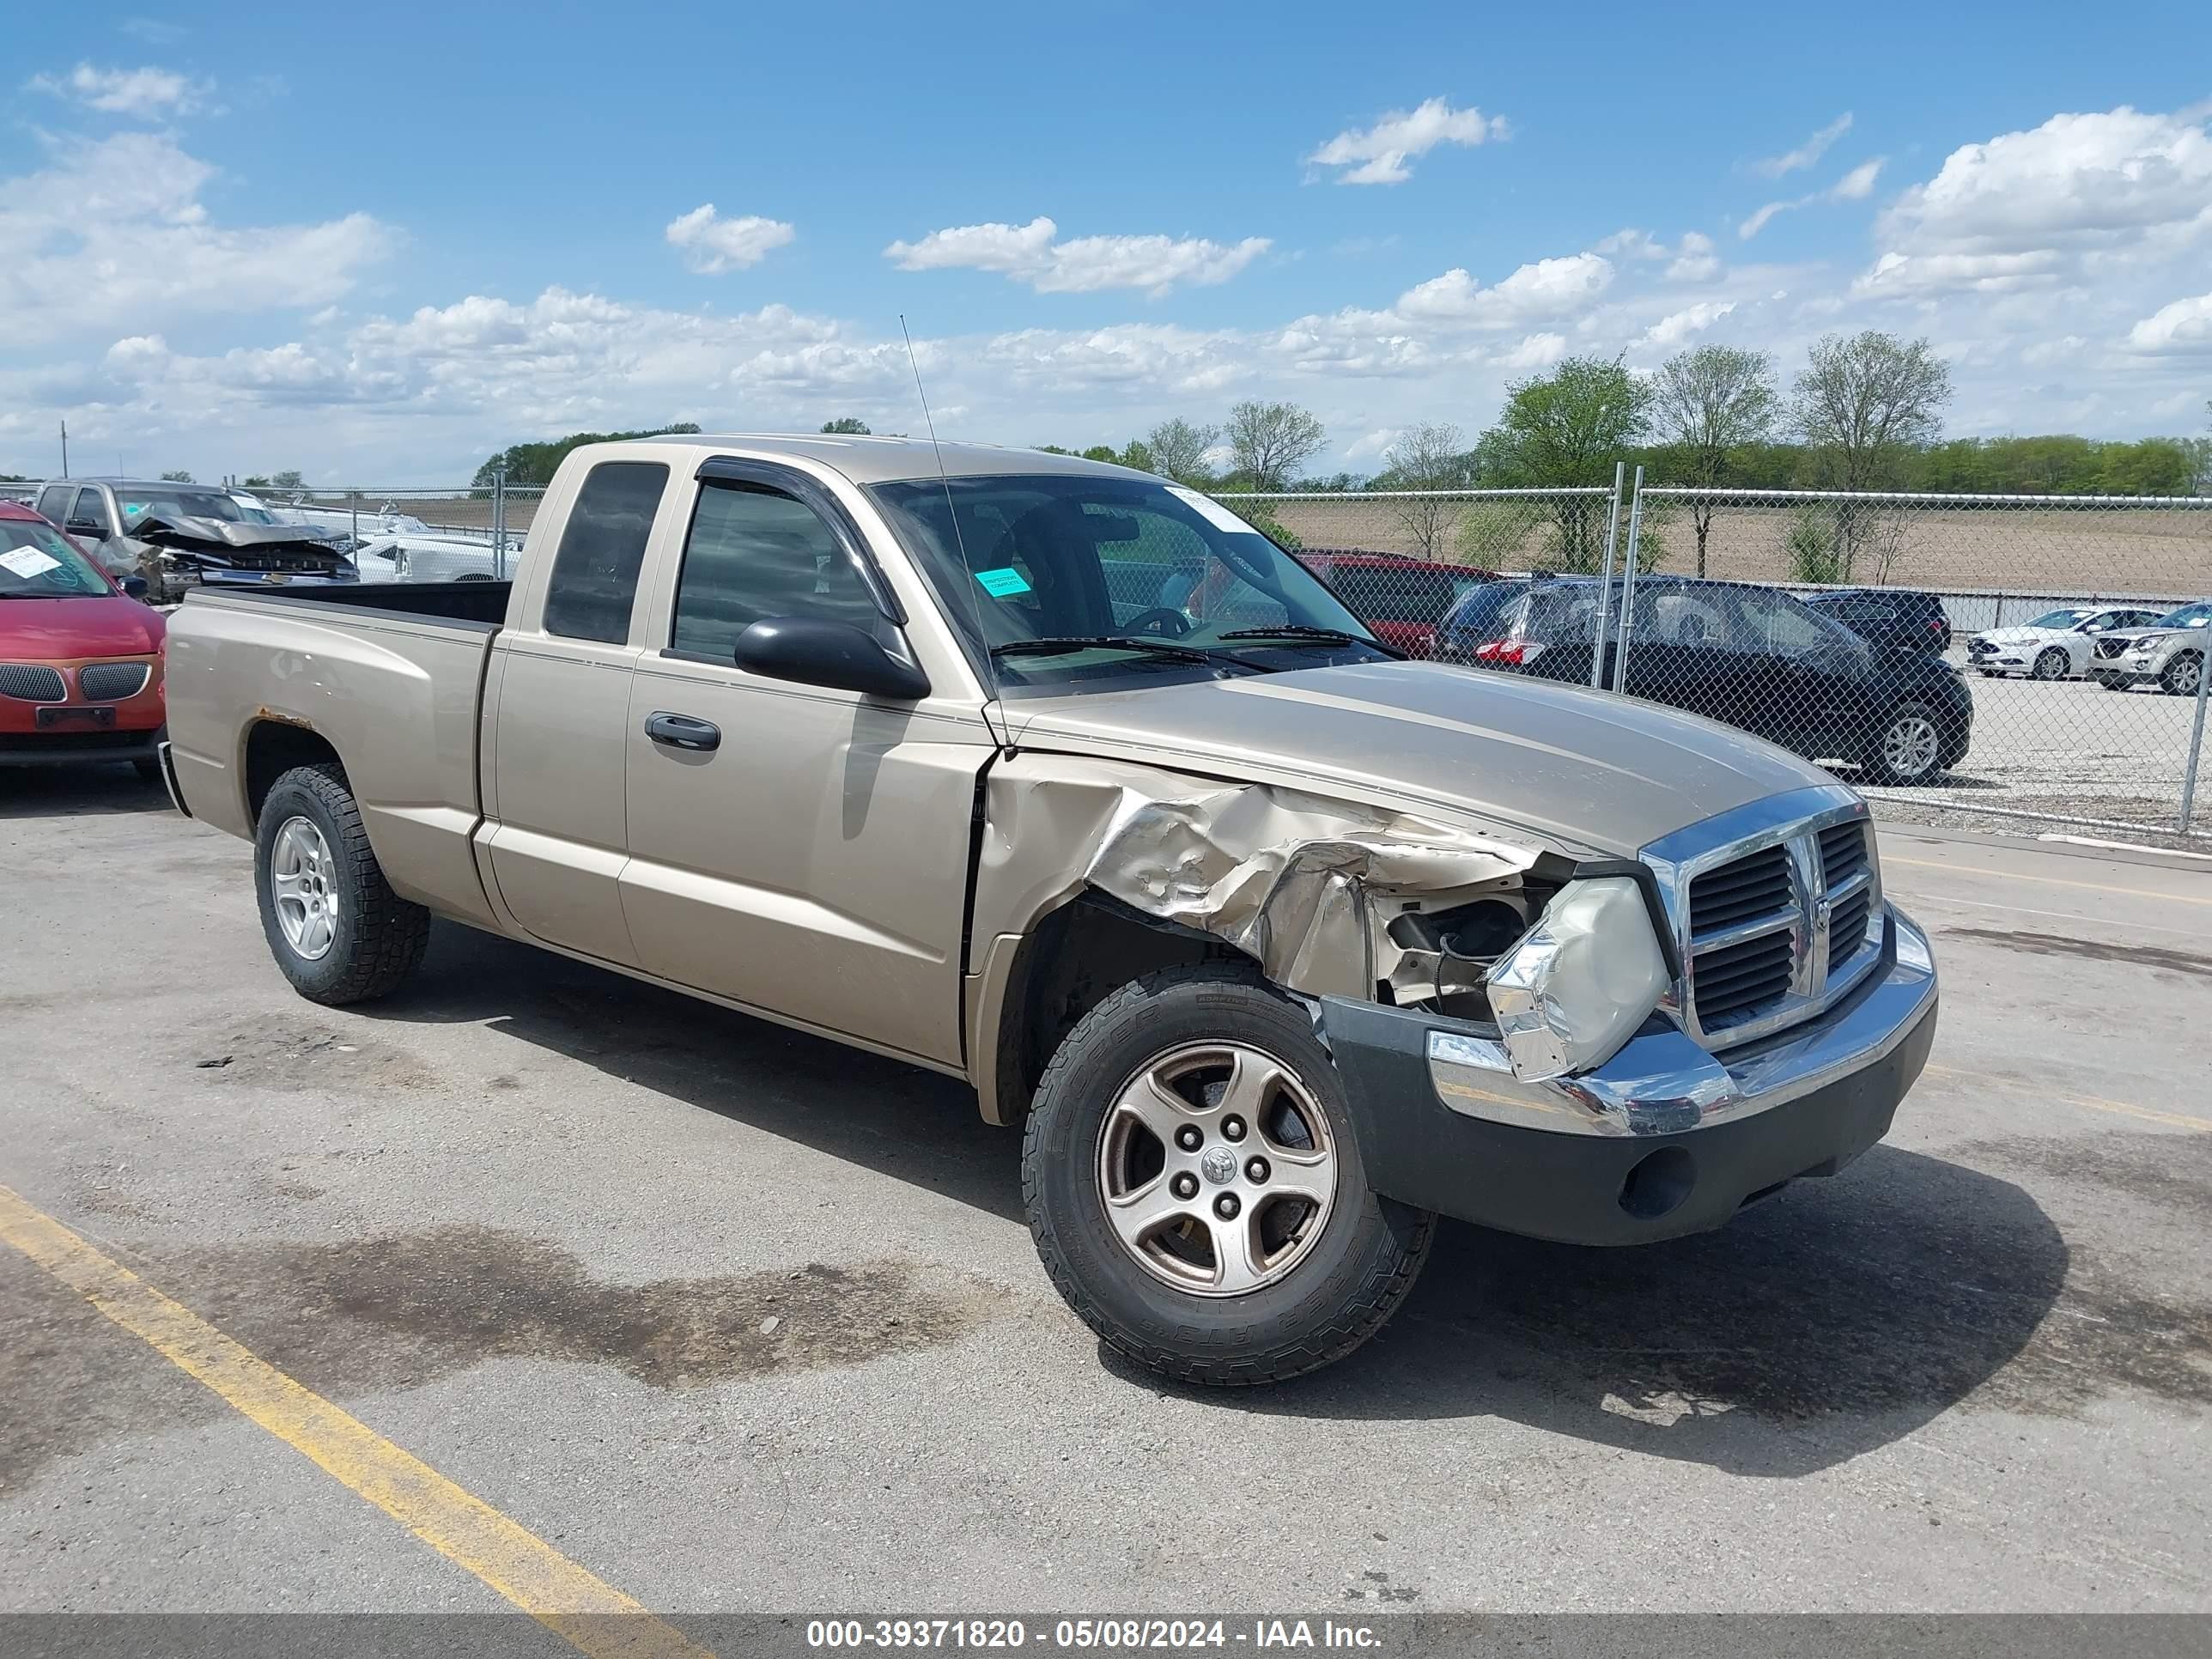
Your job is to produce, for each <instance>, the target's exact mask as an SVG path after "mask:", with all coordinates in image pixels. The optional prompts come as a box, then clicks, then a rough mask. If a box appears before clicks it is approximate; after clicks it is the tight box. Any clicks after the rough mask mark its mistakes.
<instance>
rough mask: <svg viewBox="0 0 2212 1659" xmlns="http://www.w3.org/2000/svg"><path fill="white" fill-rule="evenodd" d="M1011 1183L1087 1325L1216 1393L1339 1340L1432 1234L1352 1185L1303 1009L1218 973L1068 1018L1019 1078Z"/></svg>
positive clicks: (1341, 1118)
mask: <svg viewBox="0 0 2212 1659" xmlns="http://www.w3.org/2000/svg"><path fill="white" fill-rule="evenodd" d="M1022 1190H1023V1195H1024V1200H1025V1203H1026V1206H1027V1208H1028V1212H1029V1222H1030V1234H1031V1236H1032V1237H1034V1238H1035V1240H1036V1248H1037V1254H1038V1255H1039V1256H1040V1257H1042V1260H1043V1261H1044V1265H1045V1268H1046V1270H1047V1272H1048V1273H1050V1274H1051V1275H1052V1279H1053V1283H1054V1285H1056V1286H1057V1287H1058V1288H1059V1290H1060V1294H1061V1295H1062V1296H1063V1297H1066V1299H1067V1304H1068V1305H1069V1306H1070V1307H1071V1308H1073V1310H1075V1311H1076V1313H1078V1314H1079V1315H1080V1316H1082V1318H1083V1319H1084V1321H1085V1322H1086V1323H1087V1324H1089V1325H1090V1327H1091V1329H1093V1330H1094V1331H1096V1332H1097V1333H1098V1334H1099V1336H1100V1337H1101V1338H1103V1340H1105V1342H1106V1343H1107V1345H1108V1346H1110V1347H1112V1348H1114V1349H1115V1350H1116V1351H1117V1352H1121V1353H1122V1354H1124V1355H1126V1356H1127V1357H1128V1358H1131V1359H1133V1360H1134V1361H1136V1362H1137V1363H1138V1364H1142V1365H1145V1366H1146V1367H1148V1368H1150V1369H1151V1370H1155V1371H1158V1372H1160V1373H1162V1374H1164V1375H1165V1376H1171V1377H1176V1378H1178V1379H1180V1380H1182V1381H1184V1382H1188V1383H1203V1384H1210V1385H1216V1386H1236V1385H1245V1384H1252V1383H1273V1382H1279V1381H1280V1380H1282V1379H1284V1378H1285V1377H1291V1376H1297V1375H1299V1374H1300V1373H1301V1372H1304V1371H1310V1370H1317V1369H1319V1368H1320V1367H1321V1366H1323V1365H1326V1364H1330V1363H1331V1362H1333V1361H1334V1360H1337V1359H1340V1358H1343V1357H1344V1356H1345V1355H1346V1354H1348V1353H1350V1352H1352V1350H1353V1349H1354V1348H1357V1347H1358V1346H1359V1345H1360V1344H1361V1343H1363V1342H1364V1341H1366V1340H1367V1339H1368V1338H1369V1337H1370V1336H1372V1335H1373V1334H1375V1333H1376V1331H1377V1330H1379V1329H1380V1328H1382V1326H1383V1322H1385V1321H1386V1320H1388V1319H1389V1316H1390V1315H1391V1314H1392V1313H1393V1312H1394V1311H1395V1310H1396V1309H1397V1306H1398V1304H1400V1303H1401V1302H1402V1301H1404V1300H1405V1298H1406V1296H1407V1292H1408V1291H1411V1290H1412V1289H1413V1280H1414V1278H1415V1276H1416V1275H1417V1274H1418V1273H1419V1271H1420V1267H1421V1264H1422V1262H1423V1261H1425V1259H1426V1258H1427V1255H1428V1250H1429V1241H1430V1237H1431V1232H1432V1231H1433V1229H1434V1226H1435V1218H1433V1217H1431V1216H1430V1215H1429V1214H1427V1213H1426V1212H1423V1211H1419V1210H1413V1209H1409V1208H1407V1206H1403V1205H1401V1204H1397V1203H1395V1202H1393V1201H1391V1200H1388V1199H1383V1198H1378V1197H1377V1196H1376V1194H1373V1193H1371V1192H1370V1191H1369V1190H1368V1189H1367V1184H1366V1177H1365V1174H1364V1169H1363V1166H1362V1165H1361V1163H1360V1158H1359V1148H1358V1144H1357V1142H1356V1141H1355V1140H1354V1139H1353V1137H1352V1125H1351V1121H1350V1116H1349V1114H1348V1111H1347V1109H1346V1097H1345V1094H1344V1086H1343V1083H1342V1081H1341V1079H1340V1077H1339V1076H1338V1073H1337V1071H1336V1067H1335V1066H1334V1064H1333V1063H1332V1062H1331V1060H1330V1059H1329V1056H1328V1051H1327V1050H1326V1049H1324V1048H1322V1046H1321V1043H1320V1042H1319V1041H1318V1040H1316V1037H1315V1036H1314V1034H1313V1027H1312V1022H1311V1021H1310V1019H1309V1018H1307V1016H1306V1014H1305V1012H1304V1010H1302V1009H1301V1008H1299V1007H1298V1006H1297V1005H1296V1004H1295V1003H1293V1002H1291V1000H1289V999H1288V998H1286V997H1285V996H1283V995H1281V994H1279V993H1277V992H1276V991H1274V990H1273V989H1271V988H1269V987H1267V986H1266V985H1265V984H1263V983H1261V981H1258V980H1257V979H1256V978H1255V977H1254V976H1253V975H1249V974H1248V973H1245V972H1243V971H1241V970H1239V969H1234V968H1229V967H1221V966H1214V967H1204V968H1190V969H1171V970H1169V971H1166V972H1163V973H1158V974H1154V975H1151V976H1149V977H1147V978H1145V979H1142V980H1139V981H1135V982H1134V983H1133V984H1129V985H1125V986H1123V987H1121V989H1120V990H1118V991H1116V992H1115V993H1114V994H1112V995H1110V996H1109V997H1107V998H1106V999H1105V1000H1104V1001H1103V1002H1101V1003H1099V1004H1098V1005H1097V1006H1096V1007H1095V1008H1093V1009H1092V1010H1091V1012H1089V1013H1088V1014H1086V1015H1085V1016H1084V1018H1082V1020H1081V1021H1079V1023H1078V1024H1077V1025H1076V1027H1075V1029H1074V1030H1073V1031H1072V1032H1070V1033H1069V1034H1068V1036H1067V1038H1066V1041H1065V1042H1062V1043H1061V1045H1060V1050H1059V1052H1058V1053H1057V1054H1054V1056H1053V1059H1052V1063H1051V1064H1050V1065H1049V1066H1048V1067H1047V1068H1046V1070H1045V1074H1044V1078H1043V1080H1042V1082H1041V1083H1040V1084H1039V1085H1038V1088H1037V1094H1036V1104H1035V1107H1034V1109H1032V1111H1031V1112H1030V1119H1029V1126H1028V1129H1027V1132H1026V1133H1025V1134H1024V1137H1023V1142H1022Z"/></svg>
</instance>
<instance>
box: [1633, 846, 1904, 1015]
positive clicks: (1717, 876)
mask: <svg viewBox="0 0 2212 1659" xmlns="http://www.w3.org/2000/svg"><path fill="white" fill-rule="evenodd" d="M1826 817H1828V818H1829V819H1830V821H1829V822H1826V823H1822V822H1821V821H1820V818H1817V817H1815V818H1813V819H1811V820H1810V821H1808V822H1807V823H1803V824H1801V825H1799V826H1797V827H1796V828H1794V829H1771V830H1767V831H1765V832H1764V833H1762V834H1760V835H1759V836H1758V837H1757V838H1756V839H1755V840H1753V841H1752V845H1751V846H1750V848H1749V850H1747V851H1744V852H1741V853H1738V854H1736V855H1735V856H1734V857H1729V856H1728V855H1727V849H1728V848H1730V847H1731V846H1732V845H1733V846H1742V845H1743V842H1733V843H1731V842H1729V840H1728V838H1727V834H1726V831H1727V818H1726V817H1723V818H1720V819H1717V820H1714V821H1712V822H1711V823H1709V824H1705V825H1699V826H1696V827H1694V828H1693V829H1692V830H1690V831H1685V832H1683V835H1682V836H1681V837H1680V838H1679V840H1678V841H1677V844H1678V845H1680V844H1681V843H1682V842H1686V843H1687V845H1686V848H1684V850H1683V854H1682V855H1679V856H1670V854H1671V853H1672V849H1671V848H1666V844H1665V843H1656V844H1655V849H1654V851H1653V856H1655V857H1656V859H1657V860H1659V861H1660V863H1661V864H1662V868H1664V867H1671V868H1672V869H1674V870H1675V871H1679V872H1685V873H1686V878H1687V881H1686V890H1685V889H1681V888H1678V889H1676V891H1677V892H1678V894H1679V895H1680V896H1679V897H1677V899H1676V900H1675V902H1676V904H1678V905H1679V906H1680V908H1679V909H1677V910H1675V911H1674V915H1675V916H1676V924H1675V925H1676V926H1677V927H1680V929H1681V933H1680V938H1679V941H1678V942H1679V944H1680V948H1681V951H1682V955H1683V957H1684V966H1685V968H1686V970H1687V971H1686V974H1685V975H1684V979H1685V984H1684V987H1683V991H1682V994H1681V998H1680V1006H1679V1009H1678V1012H1680V1015H1681V1017H1682V1020H1683V1028H1684V1030H1686V1031H1687V1032H1688V1033H1689V1034H1690V1036H1692V1037H1695V1038H1697V1039H1698V1040H1699V1042H1704V1043H1705V1044H1706V1045H1707V1046H1708V1047H1711V1048H1726V1047H1729V1046H1731V1045H1734V1044H1736V1043H1741V1042H1754V1041H1756V1040H1758V1039H1759V1038H1761V1037H1764V1036H1767V1035H1769V1034H1770V1033H1771V1032H1775V1031H1778V1030H1784V1029H1786V1028H1787V1027H1789V1026H1790V1025H1792V1024H1796V1022H1797V1021H1798V1020H1800V1019H1804V1018H1810V1017H1811V1016H1812V1015H1814V1014H1815V1013H1817V1012H1820V1010H1821V1009H1822V1008H1824V1007H1826V1006H1828V1004H1829V1003H1830V1002H1832V1001H1833V1000H1834V999H1835V998H1836V997H1837V996H1839V995H1841V994H1843V992H1844V990H1846V989H1847V988H1849V987H1850V985H1851V984H1852V983H1855V982H1856V981H1857V980H1858V979H1859V978H1861V977H1863V975H1864V974H1865V973H1866V972H1867V971H1868V970H1869V969H1870V968H1871V967H1872V965H1873V963H1874V962H1875V952H1873V951H1869V950H1868V948H1867V946H1868V943H1869V940H1870V939H1873V940H1878V939H1880V937H1881V933H1880V926H1881V924H1880V916H1881V908H1880V907H1881V878H1880V873H1879V871H1878V869H1877V867H1876V865H1875V850H1874V841H1873V835H1872V831H1871V829H1870V828H1869V821H1868V820H1867V819H1865V818H1863V817H1850V818H1844V819H1842V820H1841V821H1836V820H1835V817H1834V815H1833V814H1832V813H1830V814H1827V815H1826ZM1747 839H1751V838H1748V837H1747ZM1700 842H1703V843H1704V846H1705V848H1709V849H1710V850H1709V851H1705V850H1701V849H1700V847H1699V843H1700ZM1760 842H1764V843H1765V844H1764V845H1761V844H1759V843H1760ZM1716 859H1717V860H1718V861H1717V862H1707V860H1716ZM1701 865H1702V866H1703V867H1700V866H1701ZM1674 879H1675V880H1677V881H1680V880H1681V879H1682V876H1680V875H1677V876H1675V877H1674Z"/></svg>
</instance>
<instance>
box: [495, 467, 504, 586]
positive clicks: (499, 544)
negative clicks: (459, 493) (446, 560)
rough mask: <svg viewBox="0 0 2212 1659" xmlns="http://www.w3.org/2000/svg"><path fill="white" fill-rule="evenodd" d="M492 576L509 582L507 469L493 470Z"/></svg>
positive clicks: (496, 468) (498, 468)
mask: <svg viewBox="0 0 2212 1659" xmlns="http://www.w3.org/2000/svg"><path fill="white" fill-rule="evenodd" d="M491 574H492V576H493V578H494V580H498V581H505V580H507V469H506V468H505V467H503V466H495V467H494V468H492V470H491Z"/></svg>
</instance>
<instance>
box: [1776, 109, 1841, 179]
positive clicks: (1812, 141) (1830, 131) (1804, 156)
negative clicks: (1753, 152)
mask: <svg viewBox="0 0 2212 1659" xmlns="http://www.w3.org/2000/svg"><path fill="white" fill-rule="evenodd" d="M1850 130H1851V112H1850V111H1849V110H1845V111H1844V112H1843V113H1842V114H1841V115H1839V116H1838V117H1837V118H1835V119H1834V120H1832V121H1831V122H1829V123H1828V125H1826V126H1825V127H1822V128H1821V129H1820V131H1818V132H1816V133H1814V135H1813V136H1812V137H1810V138H1808V139H1807V140H1806V141H1805V142H1804V143H1802V144H1800V145H1798V146H1797V148H1796V149H1793V150H1789V151H1785V152H1784V154H1782V155H1770V156H1768V157H1766V158H1765V160H1764V161H1753V163H1752V164H1751V170H1752V171H1753V173H1758V174H1759V175H1760V176H1761V177H1762V178H1767V179H1779V178H1781V177H1782V176H1783V175H1784V174H1785V173H1796V172H1799V171H1802V169H1803V168H1806V167H1811V166H1812V165H1813V164H1814V162H1815V161H1819V160H1820V158H1821V157H1822V156H1823V155H1826V154H1827V153H1828V146H1829V145H1831V144H1832V143H1835V142H1836V140H1837V139H1838V138H1840V137H1843V136H1844V134H1845V133H1847V132H1849V131H1850Z"/></svg>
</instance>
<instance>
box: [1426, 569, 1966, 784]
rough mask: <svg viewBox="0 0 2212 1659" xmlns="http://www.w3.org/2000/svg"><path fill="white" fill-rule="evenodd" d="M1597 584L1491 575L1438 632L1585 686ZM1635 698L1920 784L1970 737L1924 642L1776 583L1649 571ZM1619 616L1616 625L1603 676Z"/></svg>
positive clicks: (1457, 647)
mask: <svg viewBox="0 0 2212 1659" xmlns="http://www.w3.org/2000/svg"><path fill="white" fill-rule="evenodd" d="M1598 592H1599V590H1598V585H1597V583H1596V582H1595V581H1593V580H1589V578H1588V577H1576V576H1561V577H1553V578H1549V579H1547V580H1538V581H1522V582H1494V583H1491V584H1488V585H1487V586H1484V587H1481V588H1478V589H1476V590H1475V591H1474V592H1471V593H1469V594H1468V595H1467V597H1466V598H1465V599H1462V601H1461V602H1460V604H1459V605H1456V606H1455V607H1454V609H1453V611H1452V614H1451V615H1450V616H1449V617H1447V618H1446V619H1445V622H1444V625H1443V629H1441V630H1440V631H1439V639H1438V646H1439V649H1438V654H1439V655H1440V656H1442V657H1443V658H1444V659H1446V660H1448V661H1454V662H1463V663H1470V664H1472V665H1474V666H1476V667H1480V668H1496V669H1502V670H1504V671H1509V672H1512V673H1518V674H1535V675H1541V676H1542V677H1543V678H1547V679H1555V680H1565V681H1569V682H1571V683H1572V684H1580V685H1587V684H1589V679H1590V665H1591V660H1590V659H1591V653H1592V648H1593V644H1594V641H1595V633H1596V620H1597V607H1598ZM1635 612H1636V614H1635V617H1634V618H1633V621H1632V626H1631V628H1630V629H1629V630H1628V631H1629V645H1628V680H1627V684H1626V686H1625V687H1624V688H1623V689H1624V690H1626V691H1627V692H1628V693H1629V694H1630V695H1632V696H1638V697H1648V698H1650V700H1651V701H1652V702H1664V703H1671V704H1673V705H1674V707H1675V708H1686V709H1688V710H1690V711H1691V712H1692V714H1704V715H1706V716H1708V717H1709V718H1711V719H1713V720H1725V721H1726V722H1728V723H1729V725H1731V726H1741V727H1743V728H1744V729H1745V730H1746V731H1747V732H1755V733H1756V734H1757V735H1759V737H1762V738H1766V739H1767V740H1768V741H1770V742H1772V743H1778V744H1782V745H1783V746H1784V748H1786V749H1793V750H1796V751H1797V753H1799V754H1801V755H1803V756H1805V757H1808V759H1813V760H1840V761H1844V762H1849V763H1854V764H1856V765H1857V766H1858V767H1860V768H1861V769H1863V771H1864V773H1865V774H1866V775H1867V777H1868V778H1869V781H1873V782H1876V783H1884V784H1900V783H1925V782H1927V781H1929V780H1930V779H1933V778H1935V777H1936V776H1938V775H1941V774H1942V773H1944V772H1947V771H1948V770H1949V769H1951V768H1952V767H1954V766H1955V765H1957V764H1958V763H1959V761H1960V758H1961V757H1963V756H1964V755H1965V754H1966V745H1967V743H1968V742H1969V740H1970V739H1971V738H1972V734H1973V726H1974V702H1973V696H1972V693H1971V692H1970V691H1968V690H1967V689H1966V681H1965V679H1964V678H1961V677H1960V674H1959V673H1958V671H1956V670H1955V669H1954V668H1952V667H1951V666H1950V665H1948V663H1946V662H1945V661H1944V660H1943V659H1942V658H1941V657H1939V656H1936V655H1935V654H1934V653H1931V652H1928V651H1925V650H1913V649H1908V648H1906V647H1902V646H1890V645H1876V644H1874V643H1873V642H1871V641H1868V640H1865V639H1862V638H1861V637H1860V636H1859V635H1857V634H1855V633H1853V632H1852V631H1851V630H1850V629H1848V628H1845V627H1844V626H1843V625H1842V624H1841V623H1837V622H1835V621H1832V619H1830V618H1829V617H1824V616H1822V615H1821V614H1820V612H1818V611H1814V610H1813V609H1811V608H1810V607H1809V606H1807V605H1802V604H1800V603H1799V602H1798V601H1797V600H1796V599H1792V598H1791V597H1790V595H1789V594H1787V593H1784V592H1781V591H1780V590H1779V589H1777V588H1772V587H1762V586H1757V585H1755V584H1753V583H1748V582H1718V581H1693V580H1689V579H1688V578H1686V577H1680V576H1650V577H1646V578H1644V580H1641V581H1639V582H1638V584H1637V588H1636V602H1635ZM1620 632H1621V629H1620V616H1619V614H1618V608H1617V604H1616V607H1615V614H1614V615H1613V617H1612V620H1611V624H1610V626H1608V628H1607V643H1606V647H1605V663H1604V668H1605V672H1604V675H1603V679H1604V682H1605V684H1607V685H1610V684H1612V682H1613V668H1614V665H1615V664H1616V663H1617V661H1618V660H1619V657H1618V653H1619V649H1620Z"/></svg>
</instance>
